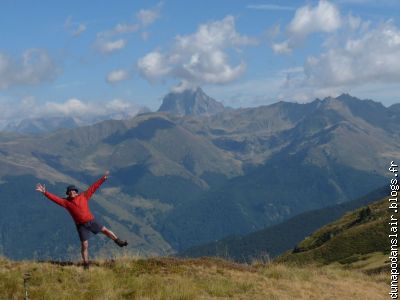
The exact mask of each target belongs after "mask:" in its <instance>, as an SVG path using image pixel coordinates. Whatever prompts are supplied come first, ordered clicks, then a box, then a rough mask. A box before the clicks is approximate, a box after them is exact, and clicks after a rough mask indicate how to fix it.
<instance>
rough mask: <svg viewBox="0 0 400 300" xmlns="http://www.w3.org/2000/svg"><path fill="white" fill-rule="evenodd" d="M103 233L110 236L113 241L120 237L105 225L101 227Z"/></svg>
mask: <svg viewBox="0 0 400 300" xmlns="http://www.w3.org/2000/svg"><path fill="white" fill-rule="evenodd" d="M101 233H102V234H104V235H105V236H108V237H109V238H110V239H112V240H113V241H115V240H116V239H118V237H117V236H116V235H115V233H114V232H112V231H111V230H109V229H108V228H107V227H105V226H103V228H101Z"/></svg>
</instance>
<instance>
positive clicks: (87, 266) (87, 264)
mask: <svg viewBox="0 0 400 300" xmlns="http://www.w3.org/2000/svg"><path fill="white" fill-rule="evenodd" d="M83 269H84V270H89V263H88V262H87V263H83Z"/></svg>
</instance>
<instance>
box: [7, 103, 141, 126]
mask: <svg viewBox="0 0 400 300" xmlns="http://www.w3.org/2000/svg"><path fill="white" fill-rule="evenodd" d="M142 110H143V108H142V107H140V106H138V105H136V104H134V103H133V102H131V101H127V100H123V99H112V100H109V101H99V102H94V101H83V100H80V99H78V98H71V99H68V100H66V101H64V102H46V103H40V102H38V101H37V100H36V99H35V97H32V96H29V97H25V98H22V99H21V100H19V101H16V100H15V99H5V98H0V111H1V114H0V130H1V129H2V128H3V127H4V126H6V125H7V124H10V123H13V124H17V123H18V122H19V121H21V120H23V119H34V118H46V117H72V118H74V119H75V120H76V121H77V122H78V123H79V124H81V125H83V124H91V123H94V122H96V121H99V120H104V119H124V118H129V117H133V116H135V115H136V114H138V113H139V112H141V111H142Z"/></svg>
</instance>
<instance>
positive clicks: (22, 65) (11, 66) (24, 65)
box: [0, 49, 59, 90]
mask: <svg viewBox="0 0 400 300" xmlns="http://www.w3.org/2000/svg"><path fill="white" fill-rule="evenodd" d="M58 73H59V68H58V66H57V65H56V63H55V61H54V60H53V59H52V58H51V57H50V55H49V54H48V53H47V52H46V51H45V50H42V49H28V50H26V51H25V52H24V53H22V55H21V57H20V58H18V59H16V58H13V57H11V56H9V55H7V54H5V53H2V52H0V90H1V89H3V90H4V89H7V88H9V87H11V86H16V85H35V84H40V83H43V82H46V81H51V80H54V79H55V78H56V76H57V75H58Z"/></svg>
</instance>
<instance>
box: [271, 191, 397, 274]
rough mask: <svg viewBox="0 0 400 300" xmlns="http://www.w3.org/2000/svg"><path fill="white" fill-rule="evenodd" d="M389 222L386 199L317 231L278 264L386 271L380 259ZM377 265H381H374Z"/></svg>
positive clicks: (386, 237) (385, 262)
mask: <svg viewBox="0 0 400 300" xmlns="http://www.w3.org/2000/svg"><path fill="white" fill-rule="evenodd" d="M389 220H390V212H389V210H388V198H387V197H386V198H384V199H382V200H380V201H378V202H375V203H373V204H370V205H368V206H365V207H362V208H359V209H357V210H355V211H353V212H351V213H347V214H345V215H344V216H343V217H342V218H341V219H339V220H337V221H335V222H333V223H331V224H328V225H326V226H324V227H322V228H320V229H319V230H317V231H316V232H314V233H313V234H312V235H310V236H309V237H307V238H306V239H304V240H303V241H302V242H300V243H299V244H298V245H297V246H296V248H295V249H294V250H293V251H292V252H291V253H286V254H284V255H282V256H281V257H279V258H278V261H280V262H296V263H301V264H304V263H310V262H317V263H321V264H330V263H334V262H338V263H340V264H342V265H344V266H347V267H357V268H362V269H365V270H367V269H369V270H370V271H373V269H381V268H384V267H385V266H386V267H387V266H388V262H387V261H385V259H384V257H385V254H386V253H388V252H389V247H390V243H389V237H388V233H389V225H388V221H389ZM386 259H387V258H386ZM379 261H380V262H381V263H380V264H377V262H379ZM368 262H370V263H371V266H370V265H369V263H368Z"/></svg>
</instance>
